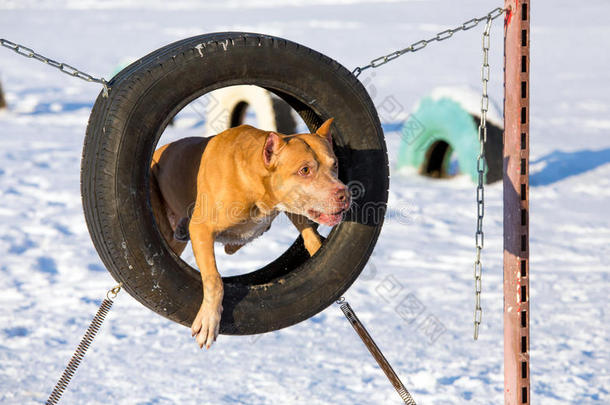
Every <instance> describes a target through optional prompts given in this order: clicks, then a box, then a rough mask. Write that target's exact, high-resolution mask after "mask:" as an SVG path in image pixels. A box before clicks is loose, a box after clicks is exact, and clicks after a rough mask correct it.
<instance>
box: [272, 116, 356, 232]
mask: <svg viewBox="0 0 610 405" xmlns="http://www.w3.org/2000/svg"><path fill="white" fill-rule="evenodd" d="M332 121H333V119H332V118H330V119H328V120H327V121H325V122H324V123H323V124H322V125H321V126H320V128H319V129H318V130H317V131H316V133H314V134H297V135H281V134H277V133H275V132H270V133H269V135H267V139H266V141H265V146H264V148H263V152H262V155H263V156H262V159H263V162H264V164H265V167H266V168H267V170H268V171H269V177H268V180H269V181H268V183H267V184H266V187H267V192H268V193H270V194H271V195H273V196H274V197H275V198H274V199H275V201H276V204H277V205H276V207H277V208H278V209H280V210H283V211H287V212H290V213H294V214H300V215H304V216H306V217H308V218H309V219H311V220H313V221H315V222H318V223H320V224H323V225H328V226H334V225H337V224H338V223H339V222H341V219H342V217H343V213H344V212H345V211H347V209H348V208H349V206H350V194H349V192H348V189H347V187H346V186H345V184H343V183H342V182H341V181H340V180H339V178H338V177H337V175H338V169H339V167H338V161H337V157H336V156H335V154H334V152H333V144H332V137H331V132H330V126H331V124H332Z"/></svg>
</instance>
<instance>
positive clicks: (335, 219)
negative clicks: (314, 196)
mask: <svg viewBox="0 0 610 405" xmlns="http://www.w3.org/2000/svg"><path fill="white" fill-rule="evenodd" d="M342 217H343V215H342V214H320V216H319V217H318V218H317V219H318V222H319V223H321V224H322V225H326V226H335V225H337V224H338V223H339V222H341V218H342Z"/></svg>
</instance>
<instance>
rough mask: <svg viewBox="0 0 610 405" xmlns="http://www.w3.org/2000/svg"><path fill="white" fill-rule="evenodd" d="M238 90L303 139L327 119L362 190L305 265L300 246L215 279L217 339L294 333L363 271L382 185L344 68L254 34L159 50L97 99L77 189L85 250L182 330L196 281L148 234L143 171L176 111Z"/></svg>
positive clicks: (211, 37)
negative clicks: (266, 100) (254, 96)
mask: <svg viewBox="0 0 610 405" xmlns="http://www.w3.org/2000/svg"><path fill="white" fill-rule="evenodd" d="M236 84H255V85H258V86H261V87H264V88H266V89H268V90H270V91H272V92H273V93H275V94H276V95H278V96H279V97H280V98H282V99H284V100H285V101H286V102H287V103H288V104H290V105H291V106H292V107H293V108H294V109H295V110H296V111H297V112H298V113H299V114H300V115H301V117H302V118H303V120H304V121H305V123H306V124H307V125H308V127H309V128H310V129H311V130H312V131H313V130H315V129H316V128H317V127H318V126H319V125H320V124H321V123H322V122H323V121H324V120H325V119H327V118H329V117H334V118H335V124H334V127H333V135H334V141H335V151H336V153H337V156H338V158H339V161H340V174H339V176H340V178H341V179H342V180H343V181H344V182H346V183H353V182H358V183H359V187H358V190H359V195H358V196H356V198H355V204H354V208H353V209H352V210H351V211H350V212H349V213H348V215H347V218H346V220H345V221H344V222H342V223H341V224H340V225H338V226H336V227H335V228H334V229H333V230H332V231H331V233H330V234H329V236H328V238H327V240H326V241H325V242H324V245H323V246H322V248H321V249H320V251H319V252H318V253H317V254H316V255H315V256H314V257H311V258H309V257H308V254H307V252H306V250H305V249H304V247H303V244H302V241H301V240H300V239H298V240H297V241H295V243H294V244H293V245H292V246H291V247H290V248H289V249H288V250H287V251H286V252H285V253H284V254H283V255H282V256H281V257H280V258H278V259H277V260H275V261H274V262H272V263H270V264H269V265H267V266H265V267H264V268H262V269H259V270H257V271H255V272H253V273H249V274H245V275H241V276H235V277H225V278H224V284H225V298H224V301H223V307H224V312H223V315H222V320H221V325H220V332H221V333H224V334H253V333H262V332H268V331H272V330H276V329H280V328H283V327H286V326H290V325H293V324H295V323H297V322H300V321H303V320H305V319H307V318H309V317H311V316H313V315H315V314H316V313H318V312H320V311H321V310H323V309H324V308H326V307H327V306H329V305H330V304H331V303H333V301H335V300H336V299H337V298H338V297H340V296H341V295H342V294H343V293H344V292H345V291H346V290H347V289H348V288H349V286H350V285H351V284H352V283H353V282H354V280H355V279H356V278H357V276H358V275H359V274H360V272H361V271H362V269H363V267H364V265H365V264H366V262H367V260H368V258H369V256H370V254H371V252H372V250H373V247H374V245H375V242H376V240H377V237H378V235H379V231H380V229H381V226H382V222H383V215H384V213H385V205H386V201H387V190H388V181H389V176H388V161H387V153H386V148H385V142H384V139H383V132H382V129H381V125H380V122H379V118H378V117H377V113H376V111H375V108H374V105H373V103H372V101H371V99H370V97H369V96H368V94H367V92H366V90H365V89H364V87H363V86H362V84H361V83H360V82H359V81H358V80H357V79H356V78H355V77H354V76H353V75H352V74H351V73H350V72H349V71H348V70H346V69H345V68H344V67H342V66H341V65H339V64H338V63H337V62H335V61H333V60H332V59H330V58H328V57H326V56H324V55H322V54H320V53H318V52H315V51H313V50H311V49H308V48H306V47H304V46H301V45H298V44H296V43H293V42H290V41H287V40H284V39H281V38H275V37H271V36H267V35H260V34H247V33H217V34H208V35H202V36H197V37H193V38H189V39H185V40H182V41H178V42H175V43H173V44H170V45H168V46H165V47H164V48H161V49H159V50H157V51H155V52H152V53H151V54H149V55H147V56H145V57H144V58H142V59H140V60H138V61H137V62H135V63H133V64H131V65H130V66H128V67H127V68H125V69H124V70H123V71H121V72H120V73H119V74H117V76H115V77H114V78H113V79H112V80H111V81H110V83H109V86H110V87H111V90H110V95H109V97H108V98H103V97H102V95H101V94H100V96H99V97H98V98H97V100H96V103H95V105H94V107H93V111H92V112H91V117H90V120H89V125H88V128H87V135H86V138H85V145H84V150H83V159H82V173H81V192H82V198H83V206H84V211H85V217H86V220H87V226H88V228H89V232H90V233H91V237H92V239H93V243H94V245H95V247H96V249H97V251H98V253H99V255H100V257H101V258H102V261H103V262H104V264H105V265H106V267H107V268H108V270H109V271H110V273H111V274H112V276H113V277H114V278H115V279H116V280H117V281H121V282H123V284H124V288H125V289H126V290H127V291H128V292H129V294H131V295H132V296H133V297H134V298H136V299H137V300H138V301H140V302H141V303H142V304H144V305H145V306H147V307H148V308H150V309H151V310H153V311H155V312H157V313H158V314H161V315H163V316H165V317H167V318H169V319H171V320H173V321H176V322H178V323H181V324H183V325H185V326H190V324H191V322H192V320H193V319H194V317H195V315H196V313H197V311H198V309H199V306H200V304H201V299H202V288H201V278H200V275H199V272H198V271H197V270H195V269H193V268H191V267H190V266H189V265H187V264H186V263H185V262H184V261H182V260H181V259H180V258H179V257H177V256H176V255H175V254H174V253H173V252H171V250H170V249H169V247H168V246H167V244H166V242H165V240H164V239H163V237H162V236H161V234H160V233H159V231H158V230H157V227H156V224H155V221H154V219H153V215H152V211H151V208H150V197H149V190H148V184H149V177H148V176H149V169H148V168H149V166H150V161H151V158H152V154H153V151H154V149H155V146H156V143H157V141H158V140H159V137H160V136H161V134H162V133H163V130H164V129H165V127H166V126H167V124H168V122H170V120H171V119H172V117H173V116H174V115H175V114H176V113H177V112H178V111H180V110H181V109H182V108H183V107H184V106H186V105H187V104H188V103H189V102H190V101H192V100H194V99H196V98H197V97H199V96H201V95H203V94H205V93H207V92H209V91H211V90H214V89H216V88H220V87H225V86H229V85H236ZM362 190H364V192H362Z"/></svg>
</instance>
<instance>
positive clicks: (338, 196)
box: [335, 186, 349, 205]
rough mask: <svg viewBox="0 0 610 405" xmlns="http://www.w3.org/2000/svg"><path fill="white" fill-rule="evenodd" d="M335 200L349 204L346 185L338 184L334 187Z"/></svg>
mask: <svg viewBox="0 0 610 405" xmlns="http://www.w3.org/2000/svg"><path fill="white" fill-rule="evenodd" d="M335 200H336V201H337V202H338V203H343V204H345V205H348V204H349V193H348V191H347V187H345V186H339V187H337V188H336V189H335Z"/></svg>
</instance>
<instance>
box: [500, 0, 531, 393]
mask: <svg viewBox="0 0 610 405" xmlns="http://www.w3.org/2000/svg"><path fill="white" fill-rule="evenodd" d="M530 3H531V1H530V0H505V3H504V4H505V8H506V9H507V10H508V11H507V14H506V20H505V26H504V32H505V34H504V35H505V36H504V86H505V88H504V403H505V404H506V405H509V404H510V405H517V404H529V403H530V370H529V360H530V358H529V347H530V334H529V325H530V305H529V304H530V303H529V277H530V273H529V272H530V268H529V170H528V165H529V116H530V114H529V91H530V83H529V70H530V69H529V67H530V63H529V62H530V52H529V43H530V15H531V12H530Z"/></svg>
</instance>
